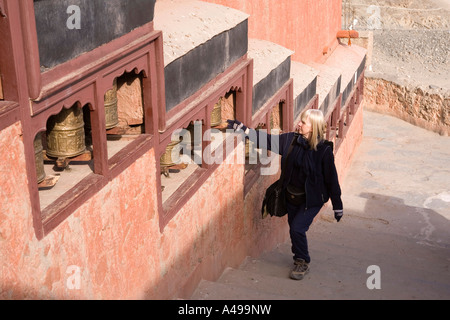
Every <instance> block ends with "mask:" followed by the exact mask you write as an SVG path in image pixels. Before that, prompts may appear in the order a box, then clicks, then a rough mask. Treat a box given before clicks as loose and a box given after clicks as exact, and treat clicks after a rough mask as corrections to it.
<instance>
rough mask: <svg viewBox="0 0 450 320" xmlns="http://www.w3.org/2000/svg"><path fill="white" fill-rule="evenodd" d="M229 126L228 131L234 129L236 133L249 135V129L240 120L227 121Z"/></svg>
mask: <svg viewBox="0 0 450 320" xmlns="http://www.w3.org/2000/svg"><path fill="white" fill-rule="evenodd" d="M227 122H228V126H227V129H233V130H234V132H241V131H243V132H244V133H246V134H247V133H248V128H247V127H246V126H244V124H243V123H242V122H240V121H238V120H227Z"/></svg>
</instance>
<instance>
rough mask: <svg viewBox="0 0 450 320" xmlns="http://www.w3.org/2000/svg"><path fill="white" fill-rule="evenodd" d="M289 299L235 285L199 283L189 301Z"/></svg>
mask: <svg viewBox="0 0 450 320" xmlns="http://www.w3.org/2000/svg"><path fill="white" fill-rule="evenodd" d="M287 299H289V297H285V296H282V295H277V294H273V293H269V292H266V291H260V290H257V289H256V290H255V289H252V288H249V287H245V286H238V285H236V284H235V283H230V284H228V283H221V282H218V281H208V280H202V281H200V283H199V285H198V287H197V288H196V290H195V291H194V293H193V294H192V296H191V298H190V300H287Z"/></svg>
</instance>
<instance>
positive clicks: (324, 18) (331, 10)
mask: <svg viewBox="0 0 450 320" xmlns="http://www.w3.org/2000/svg"><path fill="white" fill-rule="evenodd" d="M204 1H206V2H212V3H217V4H221V5H224V6H227V7H231V8H235V9H238V10H241V11H243V12H245V13H247V14H249V15H250V17H249V20H248V21H249V37H251V38H257V39H263V40H268V41H271V42H275V43H278V44H280V45H282V46H284V47H286V48H288V49H291V50H293V51H295V53H294V55H293V56H292V60H295V61H300V62H303V63H308V62H311V61H314V62H323V61H324V59H325V57H324V55H323V53H322V52H323V49H324V47H327V46H328V47H329V48H330V49H334V48H335V47H336V46H337V44H338V42H337V39H336V32H337V31H339V30H340V29H341V9H342V6H341V0H204Z"/></svg>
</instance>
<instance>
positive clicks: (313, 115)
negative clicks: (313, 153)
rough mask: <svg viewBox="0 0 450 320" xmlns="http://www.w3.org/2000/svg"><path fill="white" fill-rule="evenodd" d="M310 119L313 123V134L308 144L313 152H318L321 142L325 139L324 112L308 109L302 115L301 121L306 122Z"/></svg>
mask: <svg viewBox="0 0 450 320" xmlns="http://www.w3.org/2000/svg"><path fill="white" fill-rule="evenodd" d="M308 118H309V121H310V122H311V133H310V135H309V137H308V143H309V145H310V147H311V149H313V150H317V145H318V144H319V142H321V141H322V140H324V139H325V137H324V136H325V126H326V124H325V119H324V117H323V112H322V111H320V110H319V109H308V110H304V111H302V113H301V114H300V121H306V120H307V119H308Z"/></svg>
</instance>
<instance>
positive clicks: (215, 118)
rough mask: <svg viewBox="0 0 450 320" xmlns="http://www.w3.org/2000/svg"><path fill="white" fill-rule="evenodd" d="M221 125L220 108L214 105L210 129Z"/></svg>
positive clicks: (218, 104) (218, 105)
mask: <svg viewBox="0 0 450 320" xmlns="http://www.w3.org/2000/svg"><path fill="white" fill-rule="evenodd" d="M221 123H222V107H221V106H220V103H216V104H215V105H214V108H213V110H212V112H211V127H216V126H218V125H219V124H221Z"/></svg>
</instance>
